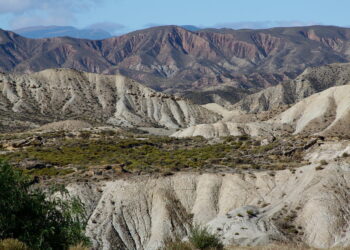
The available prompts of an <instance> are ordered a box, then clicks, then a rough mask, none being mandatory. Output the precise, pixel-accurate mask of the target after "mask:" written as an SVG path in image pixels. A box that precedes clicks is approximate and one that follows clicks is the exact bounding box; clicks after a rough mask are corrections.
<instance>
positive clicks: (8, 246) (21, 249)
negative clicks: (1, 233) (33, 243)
mask: <svg viewBox="0 0 350 250" xmlns="http://www.w3.org/2000/svg"><path fill="white" fill-rule="evenodd" d="M0 250H28V247H27V245H26V244H25V243H23V242H21V241H19V240H16V239H4V240H1V241H0Z"/></svg>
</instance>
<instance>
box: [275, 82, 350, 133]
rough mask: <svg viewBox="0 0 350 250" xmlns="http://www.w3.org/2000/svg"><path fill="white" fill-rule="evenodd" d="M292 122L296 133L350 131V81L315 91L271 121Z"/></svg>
mask: <svg viewBox="0 0 350 250" xmlns="http://www.w3.org/2000/svg"><path fill="white" fill-rule="evenodd" d="M270 122H271V123H286V124H291V125H292V126H293V127H294V128H295V132H294V133H295V134H297V133H301V132H305V133H308V134H314V133H320V134H332V135H344V134H349V133H350V129H349V124H350V85H345V86H338V87H333V88H329V89H327V90H325V91H323V92H321V93H317V94H314V95H312V96H310V97H308V98H305V99H304V100H302V101H300V102H299V103H297V104H295V105H294V106H293V107H291V108H290V109H288V110H286V111H285V112H283V113H282V114H280V115H278V116H277V117H276V118H274V119H272V120H271V121H270Z"/></svg>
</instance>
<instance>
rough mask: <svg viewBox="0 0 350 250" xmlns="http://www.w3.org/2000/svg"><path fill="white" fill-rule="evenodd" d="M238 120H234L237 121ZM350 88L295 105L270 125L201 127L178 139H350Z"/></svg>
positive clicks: (329, 91)
mask: <svg viewBox="0 0 350 250" xmlns="http://www.w3.org/2000/svg"><path fill="white" fill-rule="evenodd" d="M233 120H234V118H233ZM349 124H350V85H344V86H337V87H332V88H329V89H327V90H325V91H322V92H320V93H316V94H314V95H312V96H310V97H307V98H305V99H304V100H302V101H300V102H298V103H297V104H295V105H293V106H292V107H291V108H289V109H287V110H286V111H284V112H283V113H281V114H279V115H277V116H276V117H275V118H273V119H270V120H269V121H266V122H247V123H237V122H233V121H228V122H225V121H220V122H217V123H213V124H200V125H195V126H191V127H189V128H185V129H183V130H180V131H178V132H176V133H174V134H173V135H172V136H174V137H190V136H203V137H206V138H213V137H220V136H229V135H234V136H239V135H244V134H247V135H250V136H262V137H264V136H277V135H281V134H284V133H288V132H289V133H294V134H299V133H303V134H309V135H313V134H320V135H332V136H336V135H349V134H350V128H349Z"/></svg>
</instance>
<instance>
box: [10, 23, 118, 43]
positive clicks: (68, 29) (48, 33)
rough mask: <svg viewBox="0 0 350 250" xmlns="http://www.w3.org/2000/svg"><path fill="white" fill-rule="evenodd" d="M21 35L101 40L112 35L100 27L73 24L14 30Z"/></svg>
mask: <svg viewBox="0 0 350 250" xmlns="http://www.w3.org/2000/svg"><path fill="white" fill-rule="evenodd" d="M14 32H16V33H18V34H19V35H21V36H24V37H27V38H51V37H72V38H81V39H90V40H102V39H106V38H110V37H112V35H111V34H110V33H109V32H107V31H105V30H102V29H92V28H87V29H77V28H75V27H73V26H56V25H51V26H31V27H25V28H21V29H17V30H14Z"/></svg>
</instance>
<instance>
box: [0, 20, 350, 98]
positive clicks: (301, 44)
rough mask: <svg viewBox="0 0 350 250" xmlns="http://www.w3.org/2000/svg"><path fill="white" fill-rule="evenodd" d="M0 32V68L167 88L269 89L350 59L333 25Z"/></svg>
mask: <svg viewBox="0 0 350 250" xmlns="http://www.w3.org/2000/svg"><path fill="white" fill-rule="evenodd" d="M0 33H1V35H0V37H2V39H1V40H2V41H1V44H0V55H1V59H0V70H1V71H5V72H37V71H41V70H43V69H46V68H74V69H77V70H82V71H86V72H92V73H103V74H114V73H122V74H123V75H126V76H128V77H130V78H133V79H135V80H137V81H139V82H141V83H144V84H146V85H147V86H149V87H152V88H154V89H157V90H162V91H165V92H169V93H178V92H181V91H183V90H193V89H202V88H204V87H206V86H219V85H222V84H227V85H229V86H232V87H236V88H243V89H246V88H257V89H259V88H265V87H268V86H273V85H276V84H278V83H279V82H281V81H284V80H288V79H291V78H295V77H296V76H297V75H298V74H299V73H301V72H302V71H303V70H304V69H305V68H306V67H309V66H318V65H323V64H328V63H334V62H348V61H349V60H350V52H349V51H350V29H347V28H339V27H328V26H308V27H295V28H275V29H266V30H229V29H225V30H213V29H211V30H199V31H196V32H191V31H188V30H186V29H183V28H181V27H177V26H161V27H153V28H149V29H145V30H140V31H135V32H131V33H129V34H125V35H122V36H119V37H113V38H109V39H105V40H97V41H91V40H84V39H73V38H46V39H35V40H34V39H26V38H23V37H21V36H18V35H15V34H14V33H11V32H5V31H1V32H0ZM306 57H307V58H308V60H307V61H306V60H305V58H306Z"/></svg>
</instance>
